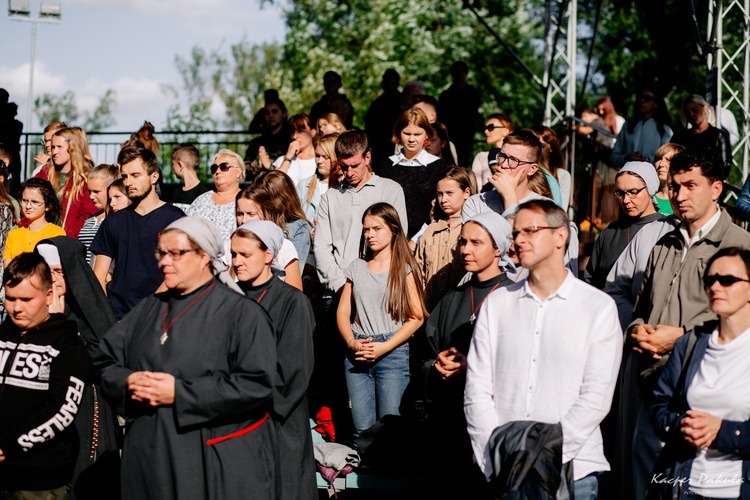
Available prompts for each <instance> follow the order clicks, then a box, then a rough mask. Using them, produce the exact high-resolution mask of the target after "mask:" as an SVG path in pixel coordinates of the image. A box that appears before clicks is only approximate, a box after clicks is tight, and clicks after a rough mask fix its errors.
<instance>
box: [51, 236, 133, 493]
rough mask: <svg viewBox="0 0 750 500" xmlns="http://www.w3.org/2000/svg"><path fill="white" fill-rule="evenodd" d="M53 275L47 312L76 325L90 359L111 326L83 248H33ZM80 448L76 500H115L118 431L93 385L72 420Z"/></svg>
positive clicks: (60, 243) (63, 243) (62, 241)
mask: <svg viewBox="0 0 750 500" xmlns="http://www.w3.org/2000/svg"><path fill="white" fill-rule="evenodd" d="M36 252H37V253H38V254H40V255H41V256H42V257H43V258H44V260H45V261H46V262H47V264H48V265H49V266H50V270H51V271H52V281H53V290H54V302H53V304H52V305H51V306H50V312H56V313H63V314H65V317H66V318H67V319H70V320H73V321H75V322H76V323H77V325H78V334H79V335H80V336H81V339H82V340H83V342H84V344H85V345H86V348H87V350H88V352H89V355H90V356H91V358H92V359H93V357H94V355H95V354H96V351H97V350H98V349H99V341H100V340H101V338H102V337H103V336H104V334H105V333H107V331H108V330H109V329H110V328H112V326H114V324H115V317H114V315H113V314H112V309H111V308H110V306H109V302H108V301H107V298H106V297H105V295H104V292H103V291H102V287H101V285H100V284H99V282H98V281H97V279H96V276H95V275H94V272H93V271H92V270H91V267H90V266H89V265H88V264H87V263H86V247H84V246H83V245H82V244H81V243H80V242H79V241H78V240H76V239H73V238H70V237H68V236H58V237H56V238H50V239H46V240H42V241H40V242H39V243H38V244H37V246H36ZM75 426H76V430H77V431H78V436H79V439H80V449H79V451H78V460H77V462H76V467H75V472H74V474H73V483H72V485H73V488H72V493H73V495H74V496H75V498H76V499H77V500H85V499H99V498H119V496H120V452H119V451H120V445H121V442H122V431H121V429H120V426H119V424H118V422H117V417H116V416H115V412H114V411H113V410H112V408H111V407H110V405H109V404H108V403H107V402H106V401H104V399H103V398H102V397H101V390H100V388H99V387H97V385H96V384H91V385H89V386H88V387H87V388H86V390H85V391H84V395H83V400H82V401H81V407H80V409H79V410H78V415H77V416H76V419H75Z"/></svg>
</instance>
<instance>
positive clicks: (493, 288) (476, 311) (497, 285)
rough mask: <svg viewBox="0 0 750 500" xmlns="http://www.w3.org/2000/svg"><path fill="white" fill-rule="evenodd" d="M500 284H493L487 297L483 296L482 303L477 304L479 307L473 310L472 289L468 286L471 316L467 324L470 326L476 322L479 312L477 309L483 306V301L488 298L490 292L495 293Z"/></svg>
mask: <svg viewBox="0 0 750 500" xmlns="http://www.w3.org/2000/svg"><path fill="white" fill-rule="evenodd" d="M499 286H500V283H495V286H493V287H492V288H491V289H490V291H489V292H487V295H485V296H484V298H483V299H482V301H481V302H480V303H479V305H478V306H477V307H476V309H475V308H474V287H473V286H471V285H469V297H470V298H471V316H470V317H469V323H471V324H472V325H473V324H474V322H475V321H476V320H477V313H478V312H479V308H480V307H482V304H484V301H485V300H487V297H489V296H490V294H491V293H492V292H494V291H495V288H497V287H499Z"/></svg>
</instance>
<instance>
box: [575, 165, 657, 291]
mask: <svg viewBox="0 0 750 500" xmlns="http://www.w3.org/2000/svg"><path fill="white" fill-rule="evenodd" d="M615 186H616V189H615V192H614V194H615V197H617V200H618V201H619V202H620V208H621V210H620V218H619V219H618V220H616V221H614V222H612V223H610V224H609V226H607V229H605V230H604V231H602V233H601V234H600V235H599V238H598V239H597V240H596V242H595V243H594V248H593V250H592V252H591V258H590V259H589V263H588V265H587V266H586V271H585V273H584V280H586V282H588V283H589V284H590V285H593V286H595V287H596V288H598V289H600V290H601V289H603V288H604V285H605V284H606V281H607V275H608V274H609V271H610V270H611V269H612V266H614V265H615V262H617V259H618V258H619V257H620V254H621V253H622V252H623V250H625V247H627V246H628V243H630V241H631V240H632V239H633V237H634V236H635V235H636V233H638V231H640V230H641V229H642V228H643V227H644V226H645V225H647V224H649V223H651V222H654V221H656V220H659V219H661V218H662V215H661V214H660V213H658V211H657V210H658V205H657V204H656V201H655V200H654V196H655V195H656V192H657V191H658V190H659V177H658V175H657V174H656V169H655V168H654V167H653V165H651V164H650V163H647V162H644V161H631V162H628V163H626V164H625V166H623V167H622V168H621V169H620V171H619V172H618V173H617V177H615Z"/></svg>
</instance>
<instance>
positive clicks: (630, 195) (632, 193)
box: [615, 186, 646, 200]
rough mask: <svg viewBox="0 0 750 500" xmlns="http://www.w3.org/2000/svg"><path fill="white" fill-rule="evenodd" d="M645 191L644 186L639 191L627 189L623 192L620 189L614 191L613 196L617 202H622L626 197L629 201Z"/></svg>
mask: <svg viewBox="0 0 750 500" xmlns="http://www.w3.org/2000/svg"><path fill="white" fill-rule="evenodd" d="M644 189H646V186H643V187H642V188H640V189H628V190H627V191H623V190H622V189H615V196H616V197H617V199H618V200H624V199H625V197H626V196H627V197H628V198H629V199H631V200H632V199H634V198H635V197H636V196H638V194H639V193H640V192H641V191H643V190H644Z"/></svg>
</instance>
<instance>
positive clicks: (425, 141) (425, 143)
mask: <svg viewBox="0 0 750 500" xmlns="http://www.w3.org/2000/svg"><path fill="white" fill-rule="evenodd" d="M429 145H430V141H428V140H427V139H425V140H424V143H423V144H422V146H424V147H427V146H429Z"/></svg>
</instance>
